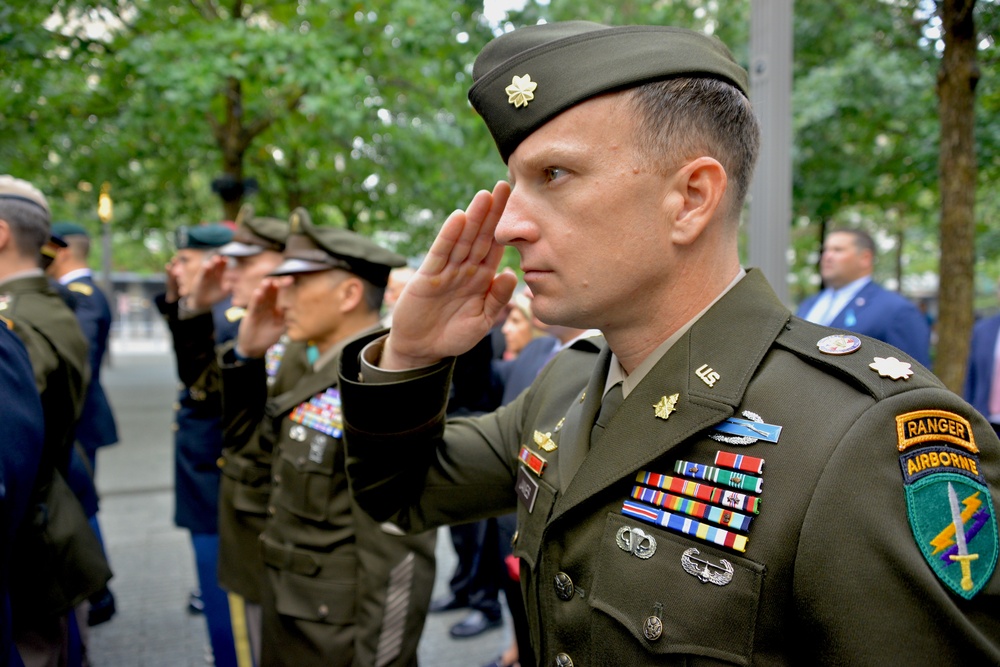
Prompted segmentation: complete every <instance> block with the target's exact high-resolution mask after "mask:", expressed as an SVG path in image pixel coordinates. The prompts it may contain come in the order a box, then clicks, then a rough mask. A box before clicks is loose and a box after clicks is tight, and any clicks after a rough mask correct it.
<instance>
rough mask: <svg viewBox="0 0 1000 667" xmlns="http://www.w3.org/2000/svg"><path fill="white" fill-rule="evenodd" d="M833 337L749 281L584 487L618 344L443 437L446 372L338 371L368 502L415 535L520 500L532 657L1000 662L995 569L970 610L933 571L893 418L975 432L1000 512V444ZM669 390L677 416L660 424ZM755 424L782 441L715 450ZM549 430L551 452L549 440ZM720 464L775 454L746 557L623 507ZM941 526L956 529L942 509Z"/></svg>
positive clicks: (670, 355) (671, 357) (700, 329)
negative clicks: (668, 481)
mask: <svg viewBox="0 0 1000 667" xmlns="http://www.w3.org/2000/svg"><path fill="white" fill-rule="evenodd" d="M831 333H833V332H832V331H831V330H830V329H827V328H824V327H819V326H817V325H813V324H810V323H808V322H805V321H803V320H800V319H798V318H794V317H791V316H790V313H789V312H788V310H787V309H786V308H785V307H784V306H783V305H782V304H781V303H780V302H779V300H778V299H777V298H776V296H775V295H774V293H773V291H772V290H771V289H770V287H769V286H768V285H767V282H766V280H765V279H764V278H763V277H762V276H761V275H760V273H759V272H757V271H754V270H751V271H749V272H748V274H747V276H746V277H745V278H744V279H743V280H742V281H740V282H739V283H738V284H737V285H736V286H735V287H734V288H733V289H732V290H731V291H730V292H729V293H727V294H726V295H725V296H723V297H722V298H721V299H720V300H719V301H718V302H717V303H716V304H715V305H714V306H712V308H710V309H709V310H708V311H707V312H706V313H705V314H704V315H703V316H702V317H701V318H700V319H699V320H698V321H697V322H696V323H694V325H693V326H692V328H691V329H690V330H689V331H688V332H687V333H685V334H684V335H683V336H682V337H681V338H680V339H679V340H678V341H677V342H676V344H674V345H673V347H672V348H671V349H670V350H669V351H668V352H667V353H666V354H665V355H664V356H663V357H662V359H660V361H659V362H658V363H657V364H656V365H655V367H654V368H653V369H652V370H651V371H650V373H649V374H648V375H647V376H646V377H645V378H644V379H643V380H642V381H641V382H640V383H639V384H638V385H637V386H636V388H635V389H634V390H633V391H632V392H631V393H630V394H629V396H628V397H627V398H626V400H625V402H624V403H623V404H622V405H621V407H620V409H619V410H618V411H617V413H616V414H615V415H614V416H613V417H612V419H611V421H610V422H609V423H608V424H607V427H606V430H605V433H604V436H603V439H601V440H600V441H599V442H598V443H597V445H596V446H595V448H594V449H592V450H590V451H589V453H587V455H586V457H585V458H583V459H582V463H579V468H578V469H577V470H575V473H574V468H575V466H576V465H577V464H576V463H574V460H576V459H579V458H580V456H579V454H580V453H581V451H583V452H587V451H588V448H589V444H588V438H589V434H590V430H591V425H592V424H593V422H594V420H595V415H596V413H597V410H598V407H599V402H600V398H601V395H602V392H603V389H604V385H605V379H606V377H607V372H608V364H609V359H610V354H609V352H608V351H607V350H606V349H605V350H603V351H602V352H600V353H592V352H585V351H580V350H572V349H571V350H568V351H566V352H564V353H562V354H560V355H558V356H557V357H556V358H555V359H554V360H553V362H552V363H550V364H549V365H548V366H547V367H546V368H545V369H544V370H543V371H542V373H541V374H540V376H539V378H538V380H537V381H536V382H535V383H534V384H533V385H532V387H530V388H529V389H528V390H527V391H526V392H525V393H523V394H522V395H521V396H520V397H519V398H518V399H517V400H515V401H514V402H513V403H512V404H510V405H509V406H506V407H504V408H501V409H500V410H498V411H497V412H495V413H493V414H490V415H486V416H483V417H479V418H474V419H461V420H453V421H449V422H448V424H447V427H445V422H444V404H445V397H446V395H447V386H448V367H447V366H448V365H447V364H446V363H443V364H440V365H438V366H435V367H431V368H430V369H427V370H426V371H425V372H424V374H423V375H422V376H420V377H418V378H416V379H413V380H410V381H403V382H388V383H383V384H362V383H360V382H357V380H358V378H359V373H360V372H361V367H360V365H359V361H358V355H359V353H360V350H361V347H362V345H363V344H364V343H365V342H367V341H360V342H359V343H357V344H355V345H352V346H351V347H350V348H348V349H347V350H345V352H344V355H343V369H342V378H341V387H342V391H343V399H344V413H345V423H346V432H347V438H348V443H349V449H350V461H349V464H348V465H349V471H350V474H351V479H352V483H353V487H354V490H355V493H356V497H357V500H358V502H359V504H361V505H362V507H364V508H365V509H366V510H368V511H369V512H371V513H372V515H373V516H374V517H375V518H377V519H379V520H385V519H390V518H391V519H392V520H393V521H395V522H397V523H398V524H399V525H400V526H401V527H402V528H404V529H406V530H425V529H427V528H430V527H433V526H437V525H440V524H444V523H450V522H456V521H463V520H468V519H472V518H479V517H484V516H488V515H497V514H502V513H504V512H508V511H511V510H513V509H515V507H516V509H517V512H518V528H519V533H518V535H517V537H516V544H515V547H514V554H515V555H516V556H519V557H520V559H521V581H522V588H523V590H524V598H525V602H526V605H527V608H528V609H527V611H528V618H529V623H530V628H531V635H532V645H533V647H534V648H535V653H536V657H537V658H538V663H539V664H540V665H571V664H572V665H578V666H581V665H654V664H655V665H714V664H737V665H773V664H777V665H781V664H808V665H813V664H850V665H886V664H898V665H917V664H934V665H959V664H964V665H972V664H1000V613H998V610H1000V577H998V576H997V575H996V574H995V572H994V573H993V574H992V577H991V578H989V579H988V581H986V583H985V586H984V587H983V589H982V590H981V591H979V592H978V594H977V595H975V596H974V597H973V598H972V599H971V600H966V599H962V598H961V597H959V596H958V595H956V594H955V593H953V592H952V591H951V590H949V589H948V588H946V587H945V586H944V585H943V584H942V582H941V581H940V580H939V579H938V578H937V577H936V576H935V573H934V572H933V571H932V569H931V567H930V566H929V565H928V562H927V561H925V559H924V557H923V556H922V554H921V551H920V549H919V548H918V545H917V543H916V541H915V538H914V535H913V533H912V532H911V528H910V525H909V523H908V516H907V511H908V509H907V501H906V499H905V498H904V489H903V481H902V472H901V467H900V452H899V450H898V448H897V445H898V437H899V436H898V432H897V422H896V417H897V416H899V415H905V414H908V413H913V412H915V411H920V410H924V409H933V410H945V411H950V412H952V413H954V414H956V415H960V416H962V417H964V418H966V419H968V420H969V422H971V424H972V426H973V431H974V437H975V442H976V443H977V444H978V446H979V466H980V468H979V470H980V472H981V473H982V474H983V476H984V477H985V478H986V480H987V482H988V485H989V488H990V491H989V493H990V496H991V498H992V505H993V507H997V505H998V500H1000V498H998V497H997V485H998V484H1000V448H998V443H997V438H996V435H995V434H994V433H993V431H992V429H991V428H990V427H989V425H988V424H987V423H986V422H985V421H984V420H983V419H981V418H980V417H979V416H978V415H977V414H976V413H975V412H974V411H973V410H972V409H971V407H970V406H968V405H967V404H966V403H964V402H963V401H962V400H960V399H959V397H958V396H956V395H955V394H953V393H951V392H949V391H947V390H945V389H944V388H943V387H942V385H941V384H940V382H939V381H938V380H937V379H936V378H935V377H934V376H933V375H932V374H931V373H930V372H929V371H927V370H926V369H924V368H923V367H919V366H918V365H916V364H914V366H913V371H914V374H913V375H912V376H911V377H909V378H908V379H905V380H904V379H899V380H893V379H891V378H890V377H882V376H881V375H880V374H879V373H878V372H876V371H874V370H872V369H871V368H870V367H869V364H871V363H872V362H873V358H874V357H883V358H885V357H889V356H895V357H897V358H904V355H902V353H900V352H898V351H897V350H895V349H894V348H891V347H889V346H887V345H885V344H884V343H881V342H879V341H876V340H874V339H869V338H862V345H861V348H860V349H859V350H857V351H856V352H854V353H853V354H849V355H844V356H831V355H826V354H823V353H821V352H820V351H819V350H818V348H817V341H819V340H820V339H822V338H823V337H825V336H827V335H829V334H831ZM712 373H714V375H712ZM703 377H704V379H703ZM709 384H712V386H709ZM675 394H676V395H677V396H676V403H675V404H674V406H673V407H674V411H673V412H671V411H669V410H663V409H662V405H663V403H662V401H663V399H665V398H666V399H669V398H670V397H672V396H674V395H675ZM656 405H660V406H661V407H660V408H659V409H658V408H655V407H654V406H656ZM657 411H659V412H660V413H661V415H662V414H663V413H664V412H665V413H666V419H664V418H662V417H657V416H656V412H657ZM744 411H748V412H752V413H756V414H757V415H759V417H760V418H761V420H762V421H763V422H765V423H766V424H770V425H776V426H781V428H782V430H781V431H780V435H779V438H778V441H777V443H773V444H772V443H769V442H765V441H763V440H759V441H757V442H756V443H755V444H752V445H750V446H734V445H729V444H725V443H720V442H717V441H716V440H713V439H710V438H709V437H708V436H709V435H710V434H711V433H713V430H712V429H713V426H715V425H718V424H719V423H720V422H722V421H723V420H725V419H727V418H729V417H734V416H735V417H742V416H745V415H744V414H743V413H744ZM563 418H565V419H566V421H565V422H564V423H562V424H561V425H560V421H561V420H562V419H563ZM536 431H537V432H540V433H541V434H546V433H547V434H551V436H550V437H551V439H552V440H553V441H554V443H555V444H556V445H557V446H558V449H556V450H555V451H552V452H547V451H542V450H540V449H539V448H538V447H537V446H535V445H534V438H535V432H536ZM542 439H544V438H542ZM522 445H527V446H528V448H529V449H530V450H531V451H532V452H533V453H535V454H536V455H539V456H541V457H543V458H545V459H546V461H547V466H546V467H545V469H544V470H543V472H542V474H541V476H537V475H535V474H534V473H531V472H527V473H525V472H523V469H525V468H526V466H524V465H523V464H521V463H519V461H518V452H519V450H520V448H521V447H522ZM720 450H721V451H725V452H733V453H736V454H745V455H749V456H754V457H760V458H763V459H765V464H764V467H763V473H762V478H763V483H762V491H761V493H760V496H759V498H760V510H759V514H758V515H755V516H754V518H753V520H752V524H751V526H750V528H749V532H748V533H747V535H748V537H749V541H748V542H747V545H746V550H745V552H743V553H741V552H739V551H736V550H733V549H727V548H725V547H720V546H716V545H715V544H712V543H709V542H708V541H704V540H701V539H698V538H695V537H689V536H687V535H685V534H681V533H677V532H672V531H668V530H665V529H662V528H660V527H659V526H658V525H653V524H650V523H645V522H643V521H639V520H637V519H634V518H631V517H629V516H625V515H623V513H622V508H623V501H625V500H626V499H630V498H631V493H632V490H633V487H634V486H635V485H636V484H635V482H636V476H637V473H639V472H640V471H648V472H654V473H663V474H668V475H670V474H673V473H674V466H675V462H677V461H679V460H682V461H689V462H697V463H699V464H700V463H706V464H708V465H712V462H713V460H714V456H715V453H716V452H717V451H720ZM519 471H520V473H521V479H520V481H519ZM525 479H527V480H528V481H527V482H526V484H527V485H526V486H524V483H525V482H524V480H525ZM515 484H518V485H521V486H522V487H523V488H525V489H527V491H526V492H525V494H524V497H525V498H526V499H530V500H531V502H530V503H528V502H519V499H518V494H517V492H516V490H515ZM535 485H537V487H538V488H537V492H534V493H533V494H532V493H531V492H530V489H531V487H532V486H535ZM942 514H943V516H938V517H936V519H937V520H938V523H939V524H940V525H944V526H947V525H948V524H949V523H950V515H949V514H948V511H947V503H945V509H944V510H943V513H942ZM637 529H638V530H639V531H642V532H636V531H637ZM993 534H994V535H995V532H994V533H993ZM636 538H638V539H636ZM654 540H655V549H654V546H653V542H654ZM692 549H695V550H697V551H696V552H693V551H691V550H692ZM692 558H697V559H700V560H701V561H702V563H709V564H711V565H710V566H709V565H704V564H699V563H698V562H697V561H692ZM723 561H726V562H728V564H729V568H730V569H731V572H730V574H731V577H729V579H728V580H727V579H726V576H725V568H726V565H725V563H724V562H723ZM691 565H694V568H693V569H694V572H693V573H689V572H688V571H686V569H685V568H686V567H689V566H691ZM708 569H711V574H713V575H722V576H717V577H714V578H715V580H716V581H717V582H718V583H714V582H713V581H712V578H713V577H708V576H705V570H708ZM699 570H700V571H701V572H700V574H701V575H702V576H698V575H699ZM991 570H992V568H988V571H991ZM703 578H704V579H705V581H704V582H703V580H702V579H703ZM977 583H983V582H981V581H980V582H977ZM654 618H655V620H653V619H654ZM657 626H659V628H660V629H659V632H657Z"/></svg>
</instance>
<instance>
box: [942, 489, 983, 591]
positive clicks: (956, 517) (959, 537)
mask: <svg viewBox="0 0 1000 667" xmlns="http://www.w3.org/2000/svg"><path fill="white" fill-rule="evenodd" d="M948 504H949V505H951V522H952V523H953V524H955V546H957V547H958V553H957V554H952V555H951V556H949V558H951V559H952V560H954V561H958V562H959V564H961V566H962V590H963V591H971V590H972V561H974V560H976V559H977V558H979V554H970V553H969V545H967V544H966V543H965V522H964V521H962V510H960V509H959V508H958V494H957V493H955V487H953V486H952V485H951V482H948Z"/></svg>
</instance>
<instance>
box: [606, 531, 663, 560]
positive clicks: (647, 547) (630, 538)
mask: <svg viewBox="0 0 1000 667" xmlns="http://www.w3.org/2000/svg"><path fill="white" fill-rule="evenodd" d="M615 542H616V543H617V544H618V548H619V549H621V550H622V551H627V552H629V553H630V554H632V555H633V556H636V557H638V558H642V559H646V558H649V557H650V556H652V555H653V554H655V553H656V538H655V537H653V536H652V535H650V534H649V533H647V532H646V531H644V530H643V529H642V528H634V527H632V526H622V527H621V528H619V529H618V534H617V535H615Z"/></svg>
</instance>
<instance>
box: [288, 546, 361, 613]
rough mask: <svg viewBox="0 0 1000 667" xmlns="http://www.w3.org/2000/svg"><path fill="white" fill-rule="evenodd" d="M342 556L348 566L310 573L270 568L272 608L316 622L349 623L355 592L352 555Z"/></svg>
mask: <svg viewBox="0 0 1000 667" xmlns="http://www.w3.org/2000/svg"><path fill="white" fill-rule="evenodd" d="M345 560H346V561H350V562H349V563H345V565H348V564H349V567H342V568H338V567H326V568H324V569H323V571H322V572H321V573H320V574H319V575H317V576H313V577H310V576H306V575H302V574H296V573H295V572H289V571H287V570H274V569H272V570H271V576H272V581H273V582H274V583H275V586H274V601H275V609H277V611H278V613H279V614H282V615H284V616H291V617H292V618H299V619H302V620H306V621H313V622H316V623H327V624H329V625H345V624H348V623H353V622H354V605H355V598H356V596H357V583H356V582H355V567H354V559H353V558H349V559H345ZM331 574H333V575H335V576H330V575H331ZM324 575H326V576H324Z"/></svg>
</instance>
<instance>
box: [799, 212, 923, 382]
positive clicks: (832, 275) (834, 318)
mask: <svg viewBox="0 0 1000 667" xmlns="http://www.w3.org/2000/svg"><path fill="white" fill-rule="evenodd" d="M874 265H875V242H874V241H873V240H872V237H871V236H869V235H868V233H867V232H864V231H862V230H860V229H837V230H834V231H832V232H830V233H829V234H827V237H826V240H825V241H824V242H823V255H822V257H821V259H820V269H819V272H820V276H822V278H823V285H824V289H823V291H822V292H820V293H819V294H817V295H815V296H812V297H809V298H808V299H806V300H805V301H803V302H802V305H800V306H799V310H798V312H797V313H796V315H798V316H799V317H802V318H805V319H807V320H809V321H810V322H816V323H817V324H823V325H826V326H830V327H836V328H838V329H847V330H849V331H854V332H857V333H860V334H864V335H866V336H871V337H872V338H877V339H879V340H881V341H885V342H886V343H889V344H890V345H894V346H896V347H898V348H899V349H900V350H902V351H903V352H906V353H907V354H909V355H910V356H912V357H913V358H914V359H916V360H917V361H919V362H920V363H922V364H923V365H924V366H930V362H931V356H930V342H931V330H930V324H929V323H928V322H927V318H926V317H925V316H924V315H923V313H921V312H920V310H919V309H918V308H917V307H916V306H915V305H913V303H912V302H910V301H909V300H908V299H906V298H905V297H903V296H900V295H899V294H896V293H895V292H890V291H889V290H887V289H885V288H883V287H881V286H880V285H878V284H877V283H876V282H875V281H874V280H872V269H873V268H874Z"/></svg>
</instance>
